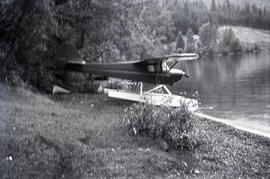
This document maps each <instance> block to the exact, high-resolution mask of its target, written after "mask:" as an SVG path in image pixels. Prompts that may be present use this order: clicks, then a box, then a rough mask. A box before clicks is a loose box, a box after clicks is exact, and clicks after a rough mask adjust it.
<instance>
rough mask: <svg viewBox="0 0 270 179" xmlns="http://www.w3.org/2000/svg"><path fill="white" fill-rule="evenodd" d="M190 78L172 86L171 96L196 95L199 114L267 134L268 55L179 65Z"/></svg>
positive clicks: (269, 123) (269, 105)
mask: <svg viewBox="0 0 270 179" xmlns="http://www.w3.org/2000/svg"><path fill="white" fill-rule="evenodd" d="M176 68H180V69H183V70H184V71H186V72H187V73H188V74H189V76H190V78H188V79H183V80H181V81H180V82H179V83H177V84H175V85H174V86H173V91H174V93H176V94H177V93H178V94H179V92H180V91H182V92H183V91H186V92H187V96H192V95H193V94H195V93H196V91H198V93H199V101H200V102H201V107H200V110H201V111H202V112H203V113H205V114H208V115H211V116H214V117H219V118H225V119H228V120H233V121H234V122H237V123H239V124H241V125H245V126H247V127H252V128H257V129H259V130H265V131H266V132H269V133H270V52H269V51H263V52H260V53H256V54H245V55H233V56H220V57H213V58H205V59H198V60H196V61H190V62H183V63H181V64H179V65H178V67H176Z"/></svg>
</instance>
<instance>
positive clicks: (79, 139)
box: [0, 86, 270, 178]
mask: <svg viewBox="0 0 270 179" xmlns="http://www.w3.org/2000/svg"><path fill="white" fill-rule="evenodd" d="M0 87H1V88H2V86H0ZM4 88H5V87H4ZM0 104H1V109H0V113H1V116H8V117H7V118H3V117H1V118H0V119H1V123H3V125H1V126H2V127H1V128H0V130H1V131H0V152H1V154H0V166H1V167H0V178H17V177H19V176H20V177H21V178H53V177H55V178H97V177H117V178H118V177H131V178H133V177H135V178H136V177H137V178H153V177H160V178H169V177H175V178H179V177H186V178H220V177H228V178H236V177H244V178H245V177H251V178H253V177H254V178H261V177H267V176H269V175H270V140H269V139H268V138H265V137H261V136H258V135H254V134H250V133H246V132H243V131H240V130H237V129H234V128H232V127H230V126H226V125H224V124H220V123H217V122H215V121H209V120H206V119H198V118H195V119H194V120H195V121H194V124H195V126H194V127H195V130H198V131H199V132H200V134H201V135H200V137H201V138H200V139H201V140H200V145H199V146H198V147H197V148H196V149H195V150H188V149H177V150H176V149H170V150H169V151H164V149H162V147H161V146H160V141H159V140H153V139H151V138H149V137H146V136H139V137H138V136H136V137H135V136H130V135H128V134H127V131H126V129H125V128H124V127H123V125H122V120H121V117H122V115H123V114H124V113H125V108H126V107H128V106H129V105H131V103H128V102H127V103H126V102H123V101H115V100H111V99H107V97H106V96H105V95H100V94H70V95H59V96H45V95H40V94H34V93H32V92H31V91H28V90H25V89H16V90H13V89H4V90H2V89H1V90H0Z"/></svg>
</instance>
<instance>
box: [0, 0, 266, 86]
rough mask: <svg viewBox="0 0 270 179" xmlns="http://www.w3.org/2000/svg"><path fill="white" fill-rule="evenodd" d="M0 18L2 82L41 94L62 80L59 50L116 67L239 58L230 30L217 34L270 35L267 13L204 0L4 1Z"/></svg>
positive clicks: (257, 8) (237, 44) (247, 6)
mask: <svg viewBox="0 0 270 179" xmlns="http://www.w3.org/2000/svg"><path fill="white" fill-rule="evenodd" d="M0 13H1V14H0V68H1V69H0V70H1V74H0V80H1V81H2V82H7V83H17V81H18V78H19V79H22V81H24V82H26V83H27V84H31V85H32V86H34V87H37V88H40V89H43V90H44V91H49V90H50V88H51V87H50V86H51V84H59V83H60V84H61V83H62V81H63V75H61V73H59V71H61V69H59V67H58V65H56V64H57V48H58V46H59V45H60V44H63V43H70V44H72V45H74V46H75V47H76V48H77V49H78V50H79V53H80V55H81V57H82V58H83V59H84V60H85V61H87V62H113V61H127V60H137V59H142V58H146V57H151V56H160V55H164V54H169V53H176V52H197V53H200V54H202V55H203V54H210V53H211V52H215V51H216V49H217V48H220V49H226V50H225V52H226V53H229V52H231V51H241V50H242V48H241V45H240V42H239V41H238V39H237V38H235V36H234V34H233V32H232V31H231V30H230V29H228V30H227V31H226V32H225V33H224V35H223V37H222V39H221V40H219V39H218V34H217V33H218V27H220V26H224V25H237V26H246V27H251V28H258V29H265V30H270V21H269V19H270V13H269V12H268V11H267V9H266V7H264V8H262V7H261V6H257V5H256V4H255V2H254V4H248V3H247V4H245V5H242V6H239V5H235V4H233V3H231V2H230V0H224V1H223V3H217V2H216V1H215V0H212V1H211V4H210V6H208V5H206V4H205V2H204V1H202V0H193V1H189V0H185V1H180V0H150V1H149V0H110V1H108V0H81V1H76V0H1V1H0ZM59 74H60V75H59Z"/></svg>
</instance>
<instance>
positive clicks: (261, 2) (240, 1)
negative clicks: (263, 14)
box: [192, 0, 270, 9]
mask: <svg viewBox="0 0 270 179" xmlns="http://www.w3.org/2000/svg"><path fill="white" fill-rule="evenodd" d="M192 1H197V0H192ZM202 1H203V2H205V3H206V4H207V5H208V6H210V5H211V3H212V0H202ZM223 3H224V0H216V4H223ZM230 3H232V4H234V5H239V6H240V7H244V6H245V5H246V4H256V6H258V7H260V8H264V7H265V8H266V9H269V8H270V1H269V0H256V1H254V0H237V1H235V0H230Z"/></svg>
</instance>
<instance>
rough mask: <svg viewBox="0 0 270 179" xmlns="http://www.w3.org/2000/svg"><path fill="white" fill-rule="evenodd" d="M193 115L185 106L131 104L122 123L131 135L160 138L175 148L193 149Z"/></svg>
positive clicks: (194, 142)
mask: <svg viewBox="0 0 270 179" xmlns="http://www.w3.org/2000/svg"><path fill="white" fill-rule="evenodd" d="M193 119H194V115H193V114H192V113H191V112H190V111H189V110H188V109H187V106H186V105H182V107H180V108H170V107H168V106H160V107H157V106H152V105H149V104H133V105H132V106H131V107H129V108H127V109H126V114H125V116H124V122H125V125H126V127H127V129H128V132H129V133H130V134H131V135H145V134H146V135H148V136H150V137H151V138H153V139H155V138H161V139H163V140H165V141H166V142H167V143H168V144H170V146H172V147H175V148H194V147H195V144H196V141H195V140H194V138H193V137H192V136H194V135H193V132H194V131H193Z"/></svg>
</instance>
